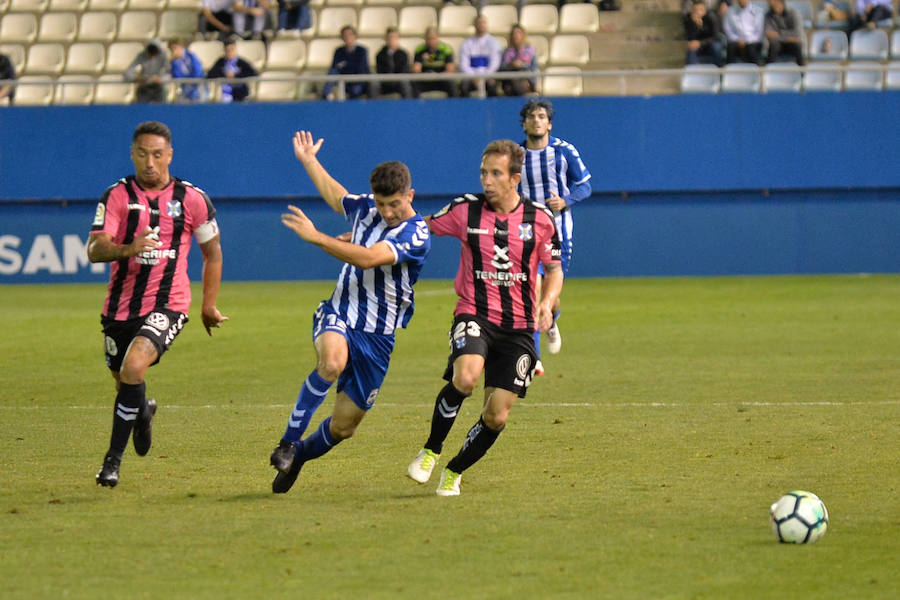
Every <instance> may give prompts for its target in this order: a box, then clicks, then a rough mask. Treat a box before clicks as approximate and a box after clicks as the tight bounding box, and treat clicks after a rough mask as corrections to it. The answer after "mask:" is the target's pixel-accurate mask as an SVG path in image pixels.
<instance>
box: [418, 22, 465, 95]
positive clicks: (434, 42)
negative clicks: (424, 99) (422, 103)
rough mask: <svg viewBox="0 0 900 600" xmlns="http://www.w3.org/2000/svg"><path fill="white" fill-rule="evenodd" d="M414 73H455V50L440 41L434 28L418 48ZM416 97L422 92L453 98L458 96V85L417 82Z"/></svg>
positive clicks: (449, 82) (438, 82) (431, 28)
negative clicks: (441, 93) (444, 94)
mask: <svg viewBox="0 0 900 600" xmlns="http://www.w3.org/2000/svg"><path fill="white" fill-rule="evenodd" d="M412 70H413V73H455V72H456V63H454V62H453V49H452V48H451V47H450V46H449V45H448V44H445V43H444V42H442V41H441V40H440V38H439V37H438V34H437V29H436V28H435V27H433V26H430V27H428V28H427V29H426V30H425V43H424V44H419V45H418V46H417V47H416V54H415V57H414V58H413V66H412ZM413 91H414V93H415V95H416V97H418V96H419V94H421V93H422V92H444V93H446V94H447V95H448V96H450V97H451V98H452V97H454V96H456V85H455V83H454V82H452V81H448V80H443V81H416V82H415V84H414V86H413Z"/></svg>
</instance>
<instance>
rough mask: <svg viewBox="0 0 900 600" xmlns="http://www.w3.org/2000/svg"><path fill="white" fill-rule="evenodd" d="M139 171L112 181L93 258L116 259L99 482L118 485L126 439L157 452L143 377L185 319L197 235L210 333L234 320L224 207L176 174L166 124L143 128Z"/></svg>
mask: <svg viewBox="0 0 900 600" xmlns="http://www.w3.org/2000/svg"><path fill="white" fill-rule="evenodd" d="M131 161H132V162H133V163H134V169H135V172H134V175H129V176H128V177H124V178H122V179H120V180H119V181H117V182H116V183H115V184H113V185H111V186H110V187H109V188H108V189H107V190H106V192H105V193H104V194H103V197H102V198H101V199H100V203H99V204H98V205H97V213H96V215H95V216H94V223H93V225H92V227H91V237H90V240H89V242H88V248H87V254H88V258H89V259H90V261H91V262H95V263H96V262H108V263H112V265H111V267H110V275H109V286H108V292H107V296H106V301H105V302H104V304H103V313H102V316H101V324H102V325H103V334H104V336H105V343H106V364H107V366H108V367H109V370H110V372H111V373H112V376H113V379H114V380H115V383H116V402H115V405H114V407H113V425H112V435H111V437H110V443H109V450H108V451H107V453H106V456H105V457H104V459H103V466H102V467H101V468H100V471H99V472H98V473H97V483H98V484H99V485H103V486H107V487H115V486H116V484H118V483H119V466H120V464H121V462H122V454H123V452H124V451H125V447H126V446H127V445H128V438H129V437H131V436H132V431H133V433H134V436H133V441H134V449H135V452H137V453H138V454H139V455H141V456H143V455H145V454H147V452H148V451H149V450H150V443H151V437H150V436H151V423H152V420H153V415H154V414H155V413H156V401H155V400H153V399H149V400H148V399H147V398H146V385H145V383H144V375H145V374H146V372H147V369H148V368H149V367H150V366H151V365H154V364H156V363H157V362H159V359H160V357H161V356H162V355H163V353H164V352H165V351H166V350H167V349H168V348H169V346H171V345H172V342H173V341H174V340H175V337H176V336H177V335H178V334H179V333H180V332H181V329H182V327H184V324H185V323H187V320H188V317H187V312H188V308H189V307H190V304H191V288H190V281H188V274H187V256H188V251H189V250H190V247H191V236H193V237H195V238H197V242H198V243H199V244H200V251H201V252H202V253H203V309H202V312H201V319H202V320H203V326H204V327H206V332H207V333H208V334H210V335H212V330H211V328H213V327H219V325H220V324H221V323H222V322H224V321H227V320H228V318H227V317H224V316H222V314H221V313H220V312H219V310H218V308H216V296H217V295H218V292H219V284H220V282H221V280H222V249H221V246H220V245H219V227H218V225H217V223H216V219H215V216H216V211H215V209H214V208H213V205H212V202H211V201H210V199H209V196H207V195H206V193H205V192H204V191H203V190H201V189H199V188H197V187H194V186H193V185H191V184H190V183H188V182H186V181H182V180H181V179H178V178H177V177H172V176H171V175H170V174H169V165H170V164H171V162H172V133H171V132H170V131H169V128H168V127H166V126H165V125H164V124H163V123H160V122H158V121H147V122H145V123H141V124H140V125H138V127H137V129H136V130H135V131H134V135H133V136H132V141H131Z"/></svg>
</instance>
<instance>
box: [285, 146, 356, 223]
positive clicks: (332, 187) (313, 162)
mask: <svg viewBox="0 0 900 600" xmlns="http://www.w3.org/2000/svg"><path fill="white" fill-rule="evenodd" d="M324 141H325V139H324V138H319V140H318V141H316V142H314V141H313V135H312V133H310V132H309V131H303V130H301V131H298V132H297V133H295V134H294V156H296V157H297V160H299V161H300V164H302V165H303V168H305V169H306V172H307V174H308V175H309V178H310V179H312V182H313V184H315V186H316V189H317V190H319V194H321V195H322V198H323V199H324V200H325V202H327V203H328V206H330V207H331V208H332V210H334V211H335V212H337V213H340V214H344V207H343V206H342V205H341V199H342V198H343V197H344V196H346V195H347V188H345V187H344V186H342V185H341V184H340V183H339V182H338V181H337V180H336V179H335V178H334V177H332V176H331V175H330V174H329V173H328V171H326V170H325V167H323V166H322V163H320V162H319V159H318V158H316V155H317V154H318V153H319V149H320V148H322V143H323V142H324Z"/></svg>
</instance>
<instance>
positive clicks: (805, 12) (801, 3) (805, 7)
mask: <svg viewBox="0 0 900 600" xmlns="http://www.w3.org/2000/svg"><path fill="white" fill-rule="evenodd" d="M785 6H787V7H788V8H793V9H795V10H796V11H797V12H798V13H800V16H801V17H803V29H805V30H807V31H809V30H810V29H812V26H813V5H812V2H810V1H809V0H787V2H785Z"/></svg>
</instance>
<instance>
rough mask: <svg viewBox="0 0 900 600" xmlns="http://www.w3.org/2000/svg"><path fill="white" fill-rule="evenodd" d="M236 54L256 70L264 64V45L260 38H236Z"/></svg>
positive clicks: (260, 69)
mask: <svg viewBox="0 0 900 600" xmlns="http://www.w3.org/2000/svg"><path fill="white" fill-rule="evenodd" d="M237 51H238V56H240V57H241V58H243V59H244V60H246V61H247V62H248V63H250V64H251V65H253V68H254V69H256V70H257V71H262V69H263V66H264V65H265V64H266V45H265V44H264V43H263V42H262V41H261V40H238V43H237Z"/></svg>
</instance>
